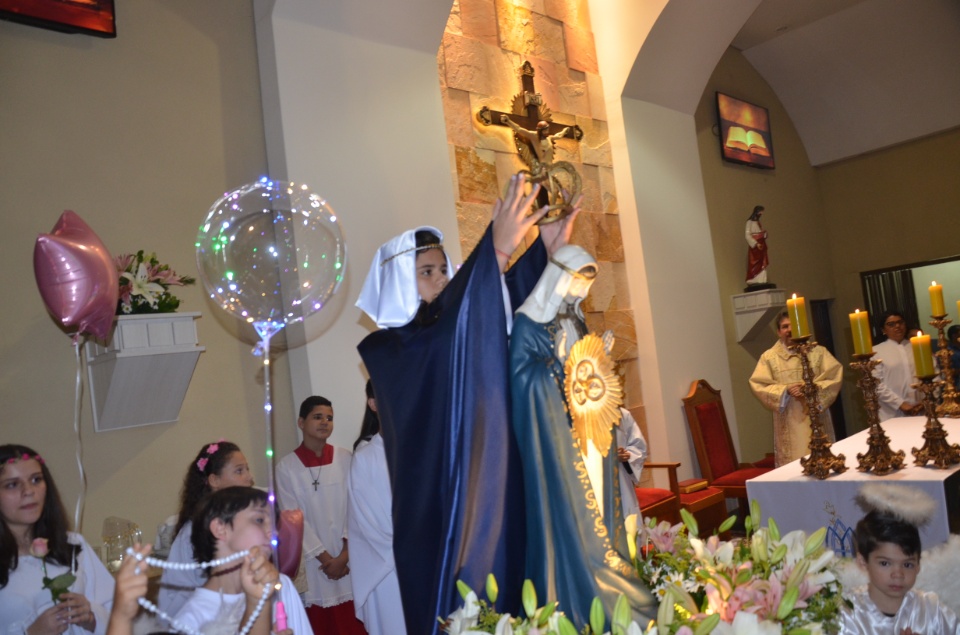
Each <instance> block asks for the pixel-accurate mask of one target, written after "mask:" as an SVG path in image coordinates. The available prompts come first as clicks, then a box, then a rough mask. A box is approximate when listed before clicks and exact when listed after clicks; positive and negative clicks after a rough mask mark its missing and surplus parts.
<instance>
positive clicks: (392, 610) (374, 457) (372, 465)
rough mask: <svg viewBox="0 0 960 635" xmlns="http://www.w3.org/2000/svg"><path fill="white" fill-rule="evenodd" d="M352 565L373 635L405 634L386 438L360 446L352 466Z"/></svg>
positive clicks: (357, 596)
mask: <svg viewBox="0 0 960 635" xmlns="http://www.w3.org/2000/svg"><path fill="white" fill-rule="evenodd" d="M349 489H350V512H349V515H348V522H347V527H348V530H349V532H350V561H351V562H352V563H353V573H352V574H351V576H350V577H351V578H352V579H353V602H354V606H355V607H356V610H357V617H358V618H360V620H361V621H362V622H363V624H364V626H365V627H366V629H367V632H368V633H370V635H386V634H387V633H390V634H396V635H405V634H406V628H405V626H404V621H403V605H402V603H401V600H400V584H399V583H398V582H397V565H396V563H395V562H394V559H393V517H392V494H391V491H390V477H389V475H388V473H387V455H386V453H385V452H384V449H383V437H382V436H380V434H376V435H374V436H373V438H371V439H370V440H369V441H363V442H361V443H360V445H358V446H357V449H356V451H355V452H354V455H353V464H352V466H351V467H350V487H349Z"/></svg>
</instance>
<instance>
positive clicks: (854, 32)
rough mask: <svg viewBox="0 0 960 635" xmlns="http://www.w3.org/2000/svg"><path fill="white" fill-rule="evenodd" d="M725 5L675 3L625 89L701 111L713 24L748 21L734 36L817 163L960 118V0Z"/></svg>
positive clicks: (721, 28) (724, 28) (725, 26)
mask: <svg viewBox="0 0 960 635" xmlns="http://www.w3.org/2000/svg"><path fill="white" fill-rule="evenodd" d="M716 4H720V5H721V6H722V7H725V8H727V9H729V11H727V12H718V11H716V10H715V7H714V3H709V4H703V3H700V2H694V1H693V0H671V1H670V2H668V3H667V5H666V7H665V8H664V10H663V12H662V14H661V15H660V17H659V18H658V19H657V24H656V25H655V26H654V28H653V29H652V30H651V32H650V37H648V38H647V40H646V41H645V42H644V44H643V46H642V48H641V51H640V54H639V55H638V56H637V61H636V63H635V64H634V68H633V70H632V71H631V73H630V77H629V79H628V80H627V84H626V86H625V88H624V96H627V97H632V98H635V99H640V100H644V101H650V102H652V103H656V104H659V105H662V106H664V107H668V108H672V109H674V110H679V111H681V112H686V113H692V112H693V110H694V109H695V108H696V102H697V101H698V100H699V98H700V96H701V94H702V90H703V86H704V85H705V84H706V79H707V77H709V74H710V73H711V72H712V70H713V64H715V63H716V61H717V60H719V58H720V54H722V50H721V51H719V52H717V51H714V50H713V49H714V48H716V37H715V35H716V34H717V33H729V32H730V30H731V20H733V21H737V20H739V24H738V25H736V26H735V27H734V30H738V31H739V32H738V33H737V34H736V35H732V36H731V35H728V36H727V37H728V38H729V40H728V42H729V44H730V45H731V46H734V47H736V48H739V49H741V50H742V52H743V54H744V56H745V57H746V58H747V59H748V60H749V61H750V63H751V64H752V65H753V66H754V67H755V68H756V69H757V71H758V72H759V73H760V74H761V75H762V76H763V77H764V79H765V80H766V81H767V83H768V84H770V86H771V87H772V88H773V90H774V91H775V92H776V93H777V96H778V98H779V99H780V101H781V103H782V104H783V106H784V108H786V110H787V112H788V113H789V114H790V118H791V119H792V121H793V124H794V126H795V127H796V129H797V131H798V133H799V134H800V136H801V139H802V140H803V143H804V146H805V148H806V150H807V155H808V157H809V158H810V162H811V163H812V164H813V165H822V164H825V163H830V162H833V161H838V160H841V159H845V158H849V157H852V156H856V155H859V154H863V153H866V152H870V151H873V150H878V149H880V148H884V147H888V146H891V145H895V144H898V143H903V142H905V141H909V140H912V139H917V138H921V137H925V136H928V135H931V134H936V133H938V132H942V131H944V130H949V129H951V128H955V127H957V126H960V107H958V104H960V68H958V66H960V64H958V60H960V2H957V0H911V2H902V0H804V1H803V2H784V1H783V0H763V2H759V3H750V2H731V3H729V4H728V3H726V2H725V3H716ZM754 5H756V10H755V11H753V10H752V9H753V8H754ZM745 11H747V12H748V16H749V17H747V15H744V12H745ZM706 33H709V34H710V35H709V37H705V34H706ZM707 58H711V59H713V63H712V64H707V65H706V66H704V64H703V61H704V60H705V59H707ZM704 73H706V76H702V75H704Z"/></svg>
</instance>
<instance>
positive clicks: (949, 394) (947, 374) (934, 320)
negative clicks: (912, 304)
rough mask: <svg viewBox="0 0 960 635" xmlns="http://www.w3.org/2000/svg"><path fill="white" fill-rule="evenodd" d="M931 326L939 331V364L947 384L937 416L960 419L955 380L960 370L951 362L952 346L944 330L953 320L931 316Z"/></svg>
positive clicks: (959, 401) (959, 403)
mask: <svg viewBox="0 0 960 635" xmlns="http://www.w3.org/2000/svg"><path fill="white" fill-rule="evenodd" d="M930 317H931V320H930V326H932V327H934V328H935V329H937V335H938V339H937V352H936V357H937V362H938V363H939V364H940V370H941V372H942V373H943V378H944V380H945V384H944V387H943V395H942V400H941V401H940V403H939V404H938V405H937V414H938V415H939V416H941V417H950V418H951V419H957V418H960V394H958V393H957V390H956V384H955V383H954V378H955V377H956V373H957V372H960V369H958V368H954V367H953V363H952V362H951V359H950V357H951V355H950V346H949V344H948V342H947V337H946V335H945V334H944V331H943V330H944V329H945V328H946V327H947V324H950V322H952V321H953V320H950V319H949V318H947V316H946V315H931V316H930Z"/></svg>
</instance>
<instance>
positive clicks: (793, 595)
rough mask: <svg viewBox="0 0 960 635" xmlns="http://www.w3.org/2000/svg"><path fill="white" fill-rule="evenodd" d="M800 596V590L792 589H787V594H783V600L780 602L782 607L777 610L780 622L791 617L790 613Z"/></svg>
mask: <svg viewBox="0 0 960 635" xmlns="http://www.w3.org/2000/svg"><path fill="white" fill-rule="evenodd" d="M799 596H800V589H799V588H797V587H791V588H790V589H787V592H786V593H784V594H783V599H781V600H780V607H779V608H778V609H777V619H778V620H785V619H787V616H788V615H790V611H792V610H793V607H794V605H796V603H797V598H798V597H799Z"/></svg>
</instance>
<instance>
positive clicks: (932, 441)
mask: <svg viewBox="0 0 960 635" xmlns="http://www.w3.org/2000/svg"><path fill="white" fill-rule="evenodd" d="M917 379H919V380H920V382H919V383H916V384H914V385H913V387H914V388H916V389H917V390H919V391H920V392H922V393H923V409H924V412H925V413H926V415H927V423H926V425H925V426H924V430H923V440H924V442H923V447H922V448H920V449H919V450H918V449H917V448H913V449H912V450H910V452H911V454H913V457H914V459H913V463H914V465H926V464H927V463H930V462H933V465H934V467H938V468H940V469H941V470H945V469H947V468H949V467H950V466H951V465H956V464H957V463H960V445H957V444H956V443H954V444H952V445H951V444H949V443H947V431H946V430H944V429H943V424H942V423H940V420H939V419H937V399H936V397H935V396H934V393H935V392H936V391H937V389H938V388H940V386H942V385H943V383H944V382H943V381H941V380H939V379H937V378H936V375H932V376H930V377H917Z"/></svg>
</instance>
